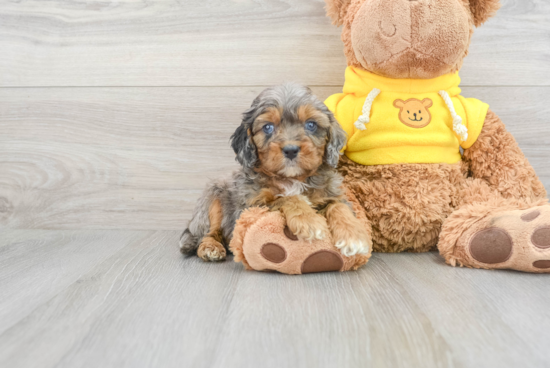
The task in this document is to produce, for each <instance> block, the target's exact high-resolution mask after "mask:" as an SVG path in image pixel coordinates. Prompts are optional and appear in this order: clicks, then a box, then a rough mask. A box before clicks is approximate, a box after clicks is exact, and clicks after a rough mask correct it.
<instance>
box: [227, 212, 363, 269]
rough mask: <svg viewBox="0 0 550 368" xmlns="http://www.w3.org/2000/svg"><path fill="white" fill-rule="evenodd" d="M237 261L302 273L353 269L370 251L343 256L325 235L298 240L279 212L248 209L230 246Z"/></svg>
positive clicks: (249, 265) (254, 267)
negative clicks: (317, 238)
mask: <svg viewBox="0 0 550 368" xmlns="http://www.w3.org/2000/svg"><path fill="white" fill-rule="evenodd" d="M229 247H230V249H231V251H232V252H233V254H234V255H235V261H236V262H242V263H243V264H244V265H245V267H246V268H247V269H253V270H258V271H277V272H281V273H286V274H304V273H313V272H327V271H348V270H352V269H353V270H354V269H357V268H359V267H360V266H362V265H363V264H365V263H366V262H367V261H368V259H369V258H370V252H369V253H367V254H359V255H355V256H352V257H346V256H344V255H342V254H341V253H340V252H339V251H338V249H337V248H336V247H334V245H333V244H332V240H331V239H330V238H329V237H327V238H325V239H322V240H312V241H307V240H299V239H298V237H297V236H296V235H294V234H293V233H292V232H291V231H290V229H289V228H288V226H286V224H285V219H284V217H283V216H282V215H281V213H279V212H278V211H276V212H269V211H268V210H267V209H266V208H263V209H261V208H251V209H249V210H247V211H245V212H243V214H242V215H241V217H240V219H239V220H238V221H237V226H236V227H235V231H234V232H233V239H232V240H231V244H230V245H229Z"/></svg>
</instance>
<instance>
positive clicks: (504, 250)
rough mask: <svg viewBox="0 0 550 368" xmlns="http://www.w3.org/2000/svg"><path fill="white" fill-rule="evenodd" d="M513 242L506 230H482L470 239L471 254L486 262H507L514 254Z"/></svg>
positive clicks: (479, 260)
mask: <svg viewBox="0 0 550 368" xmlns="http://www.w3.org/2000/svg"><path fill="white" fill-rule="evenodd" d="M512 248H513V242H512V238H511V237H510V235H508V233H507V232H506V231H505V230H502V229H497V228H491V229H485V230H481V231H480V232H478V233H477V234H475V235H474V236H473V238H472V240H471V241H470V254H471V255H472V258H474V259H475V260H476V261H478V262H481V263H486V264H497V263H502V262H506V261H507V260H508V259H509V258H510V257H511V256H512Z"/></svg>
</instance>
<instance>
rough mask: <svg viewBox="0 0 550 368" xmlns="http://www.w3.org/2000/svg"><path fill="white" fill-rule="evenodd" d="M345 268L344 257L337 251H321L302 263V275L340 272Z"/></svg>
mask: <svg viewBox="0 0 550 368" xmlns="http://www.w3.org/2000/svg"><path fill="white" fill-rule="evenodd" d="M343 266H344V261H343V260H342V256H341V255H340V254H339V253H338V252H335V251H331V250H320V251H318V252H315V253H313V254H311V255H310V256H309V257H307V258H306V260H305V261H304V263H302V273H316V272H331V271H340V270H341V269H342V267H343Z"/></svg>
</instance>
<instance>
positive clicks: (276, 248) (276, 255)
mask: <svg viewBox="0 0 550 368" xmlns="http://www.w3.org/2000/svg"><path fill="white" fill-rule="evenodd" d="M260 254H261V255H262V257H264V258H265V259H267V260H268V261H269V262H273V263H283V262H284V261H285V260H286V256H287V255H286V250H285V248H283V247H281V246H280V245H279V244H275V243H266V244H264V245H262V248H261V250H260Z"/></svg>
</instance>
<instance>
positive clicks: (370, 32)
mask: <svg viewBox="0 0 550 368" xmlns="http://www.w3.org/2000/svg"><path fill="white" fill-rule="evenodd" d="M326 3H327V14H328V15H329V16H330V17H331V18H332V20H333V22H334V24H336V25H343V26H344V28H343V31H342V40H343V41H344V45H345V54H346V57H347V60H348V65H350V66H354V67H360V68H363V69H365V70H367V71H370V72H373V73H375V74H379V75H382V76H385V77H390V78H421V79H428V78H435V77H438V76H440V75H443V74H447V73H451V72H455V71H457V70H458V69H460V67H461V66H462V61H463V59H464V57H465V56H466V55H467V53H468V46H469V44H470V38H471V36H472V33H473V26H476V27H478V26H480V25H481V24H483V23H484V22H485V21H486V20H487V19H489V18H490V17H491V16H492V15H493V14H494V13H495V12H496V11H497V10H498V8H499V7H500V3H499V0H326Z"/></svg>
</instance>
